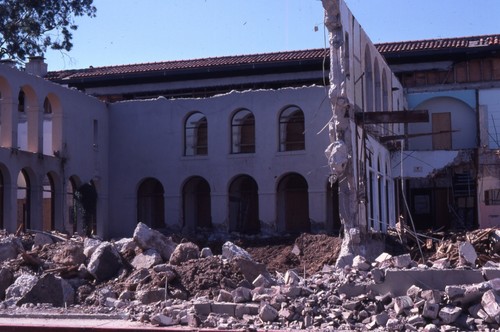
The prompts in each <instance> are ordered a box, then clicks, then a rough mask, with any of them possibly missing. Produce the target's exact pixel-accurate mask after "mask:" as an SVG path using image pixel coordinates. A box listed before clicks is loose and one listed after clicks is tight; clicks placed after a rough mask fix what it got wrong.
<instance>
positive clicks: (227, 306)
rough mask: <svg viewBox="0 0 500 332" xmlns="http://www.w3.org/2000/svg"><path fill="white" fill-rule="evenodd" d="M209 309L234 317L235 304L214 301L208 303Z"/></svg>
mask: <svg viewBox="0 0 500 332" xmlns="http://www.w3.org/2000/svg"><path fill="white" fill-rule="evenodd" d="M210 309H211V311H212V312H213V313H215V314H226V315H229V316H232V317H234V314H235V309H236V304H234V303H220V302H214V303H212V304H211V305H210Z"/></svg>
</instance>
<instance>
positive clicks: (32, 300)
mask: <svg viewBox="0 0 500 332" xmlns="http://www.w3.org/2000/svg"><path fill="white" fill-rule="evenodd" d="M138 228H139V230H137V229H136V232H135V235H134V238H131V239H122V240H118V241H115V242H106V241H99V240H94V239H83V238H79V237H73V238H71V239H67V240H65V241H62V240H58V241H56V242H53V243H50V244H49V243H47V244H44V245H42V246H33V247H31V244H32V243H33V238H34V236H33V237H32V238H29V237H27V236H25V237H24V238H21V239H22V241H23V242H21V240H20V239H16V238H15V237H6V238H5V239H6V240H4V241H1V240H0V243H3V244H4V248H10V249H5V250H6V251H9V250H10V251H11V253H10V254H8V255H7V254H6V255H5V257H9V256H10V257H11V258H5V260H4V262H3V263H2V266H1V267H0V295H2V299H4V300H3V301H2V302H0V312H2V310H8V311H9V312H11V311H15V310H19V308H29V310H32V311H35V312H36V310H37V308H39V307H41V306H43V308H44V310H49V309H50V308H54V310H55V309H57V308H60V307H65V308H66V309H65V310H79V311H84V312H93V313H113V314H120V315H123V316H124V317H128V318H129V319H132V320H138V321H142V322H149V323H151V324H153V325H157V326H180V327H190V328H195V329H200V328H201V329H203V328H217V329H232V330H236V329H242V330H243V329H245V330H247V329H251V330H254V329H255V330H257V329H261V330H280V329H283V330H297V329H310V330H370V331H457V330H458V331H462V330H495V329H500V267H499V265H498V262H499V260H497V259H496V256H495V255H494V254H493V255H492V256H491V257H492V258H493V260H492V261H490V262H489V263H487V262H484V264H482V263H481V262H482V261H483V260H484V251H481V250H478V249H477V246H476V245H477V244H478V243H481V245H484V241H483V239H482V238H481V240H480V241H477V240H474V238H473V237H470V236H469V237H468V241H463V239H462V240H461V241H459V243H458V242H457V243H456V244H455V243H453V245H452V246H449V243H448V242H446V241H442V242H441V244H437V246H436V249H437V250H443V249H442V247H441V246H442V245H445V244H444V243H448V247H447V248H451V249H450V251H449V252H451V253H453V252H454V254H453V255H455V254H456V257H455V256H453V257H450V258H447V257H440V258H438V259H437V260H439V261H442V263H441V264H440V266H439V268H436V264H435V263H436V261H437V260H434V261H431V260H429V261H427V263H426V264H423V263H422V262H420V264H419V262H416V261H414V260H412V259H411V257H412V256H411V255H409V254H402V255H401V254H399V255H398V254H393V253H388V252H387V253H383V254H381V255H379V256H378V257H377V258H376V259H374V260H373V261H369V260H368V259H367V258H365V257H363V256H361V255H356V256H353V257H352V265H347V266H345V267H343V268H337V267H335V265H333V264H334V263H335V260H334V259H332V264H331V265H324V266H322V267H321V268H319V267H318V268H317V269H316V272H314V273H306V269H305V268H304V269H303V268H302V267H300V268H290V269H287V270H284V271H277V270H273V271H272V272H270V271H269V270H268V269H267V266H266V265H265V264H263V263H260V262H258V261H257V260H256V259H255V258H254V257H252V255H251V254H250V252H249V251H247V250H245V249H243V248H242V247H239V246H237V245H235V244H234V243H232V242H230V241H226V242H224V245H223V246H222V247H221V248H216V247H214V248H213V250H214V252H222V253H223V254H222V255H214V254H213V252H212V249H205V250H201V251H200V249H199V247H198V246H197V245H196V244H195V243H194V242H183V243H182V244H176V243H175V242H173V240H171V239H170V240H169V241H167V243H168V250H167V249H165V248H163V249H161V245H159V244H158V243H156V241H158V240H159V239H166V238H167V237H166V236H164V235H161V234H160V233H159V232H157V231H153V230H150V229H149V228H147V227H146V226H145V225H139V226H138ZM482 232H483V233H481V234H486V235H482V236H483V237H487V238H491V239H492V241H491V246H493V247H494V246H495V245H496V242H494V241H493V239H494V238H495V237H494V236H496V234H497V233H496V232H494V231H491V232H490V231H487V230H483V231H482ZM158 234H160V235H161V236H159V235H158ZM490 235H492V236H491V237H490ZM35 236H36V235H35ZM145 239H154V240H152V242H151V243H150V244H146V243H144V241H145ZM25 242H26V243H28V244H29V246H27V245H25V244H24V243H25ZM301 242H302V244H300V243H299V245H297V244H294V247H296V248H299V249H298V250H300V255H299V256H297V255H296V254H294V253H293V249H292V248H290V251H289V256H286V257H287V259H290V260H291V261H292V262H294V261H295V259H298V260H299V261H300V260H301V259H303V258H304V257H306V256H307V252H308V250H309V248H308V247H307V246H304V243H307V244H308V245H309V246H313V244H314V241H313V240H311V241H310V242H306V241H305V240H304V238H302V240H301ZM155 243H156V244H155ZM219 243H221V242H219ZM450 243H451V242H450ZM0 247H1V246H0ZM23 247H27V248H33V249H32V251H30V252H24V251H22V250H21V249H20V248H23ZM155 248H156V249H155ZM158 248H160V249H158ZM205 248H208V247H205ZM440 248H441V249H440ZM157 250H164V256H165V257H167V256H168V257H169V259H168V260H166V259H164V256H162V255H161V254H160V253H159V251H157ZM165 252H170V254H165ZM203 252H205V253H203ZM254 252H256V251H254ZM14 253H16V254H15V255H14ZM23 254H24V255H27V254H29V255H30V257H32V258H33V259H35V258H36V259H37V260H39V264H37V265H36V266H35V265H33V264H30V263H29V261H27V260H26V259H23V257H25V256H23ZM474 254H476V255H477V257H476V258H475V257H474ZM87 255H89V256H87ZM482 255H483V256H482ZM374 257H376V255H374ZM450 260H451V262H450ZM304 263H307V264H308V265H311V262H304ZM455 264H458V265H459V266H461V267H459V268H458V267H457V268H452V269H450V268H443V266H448V267H450V266H455ZM481 264H482V266H484V267H481ZM71 308H73V309H71Z"/></svg>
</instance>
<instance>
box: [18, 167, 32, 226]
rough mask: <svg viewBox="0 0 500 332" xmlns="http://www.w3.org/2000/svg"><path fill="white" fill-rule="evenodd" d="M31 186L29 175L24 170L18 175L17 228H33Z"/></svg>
mask: <svg viewBox="0 0 500 332" xmlns="http://www.w3.org/2000/svg"><path fill="white" fill-rule="evenodd" d="M30 205H31V185H30V179H29V176H28V173H27V172H26V170H24V169H22V170H21V171H20V172H19V174H18V175H17V228H18V229H19V228H21V229H22V230H26V229H29V228H31V222H30V211H31V206H30Z"/></svg>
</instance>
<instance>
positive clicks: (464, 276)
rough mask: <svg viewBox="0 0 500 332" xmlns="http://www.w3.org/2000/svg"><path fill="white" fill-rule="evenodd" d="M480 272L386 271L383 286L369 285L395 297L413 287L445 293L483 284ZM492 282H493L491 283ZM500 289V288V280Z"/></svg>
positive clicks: (380, 292) (376, 290)
mask: <svg viewBox="0 0 500 332" xmlns="http://www.w3.org/2000/svg"><path fill="white" fill-rule="evenodd" d="M483 281H484V278H483V276H482V273H481V271H480V270H404V271H401V270H394V269H389V270H386V271H385V280H384V282H383V283H381V284H374V285H369V286H368V289H369V290H372V291H374V292H375V293H376V294H386V293H389V292H391V293H392V294H393V295H394V296H402V295H406V291H407V290H408V288H410V287H411V286H412V285H415V286H418V287H420V288H422V289H423V290H428V289H435V290H440V291H444V290H445V287H446V286H448V285H462V284H474V283H480V282H483ZM490 282H491V281H490ZM498 283H499V285H498V287H499V288H500V280H499V282H498Z"/></svg>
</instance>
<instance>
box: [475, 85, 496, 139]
mask: <svg viewBox="0 0 500 332" xmlns="http://www.w3.org/2000/svg"><path fill="white" fill-rule="evenodd" d="M478 93H479V105H480V107H481V108H482V110H483V112H484V114H483V121H484V122H483V126H482V127H481V130H484V131H486V137H487V139H484V141H485V143H486V142H487V143H486V144H488V145H487V147H488V148H490V149H498V148H500V102H499V96H500V89H481V90H479V92H478ZM486 144H484V145H486Z"/></svg>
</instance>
